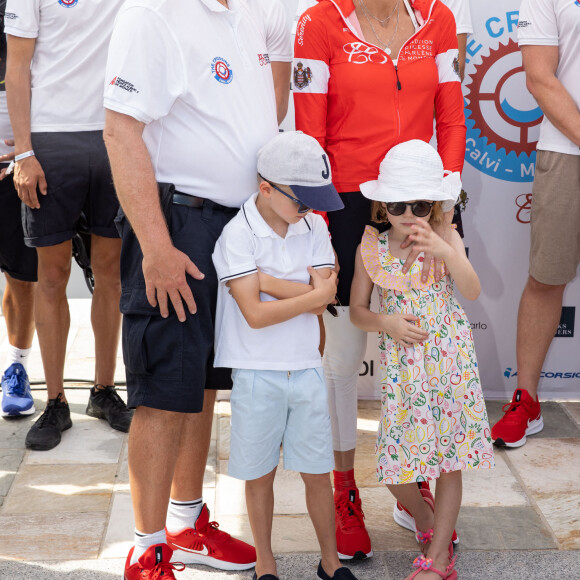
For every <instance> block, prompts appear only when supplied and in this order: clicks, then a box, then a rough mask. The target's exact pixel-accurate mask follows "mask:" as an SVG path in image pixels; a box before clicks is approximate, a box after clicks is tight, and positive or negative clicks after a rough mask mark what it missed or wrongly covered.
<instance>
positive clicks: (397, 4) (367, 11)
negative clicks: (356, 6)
mask: <svg viewBox="0 0 580 580" xmlns="http://www.w3.org/2000/svg"><path fill="white" fill-rule="evenodd" d="M360 5H361V7H362V9H363V10H364V12H365V16H367V15H368V16H370V17H371V18H373V19H374V20H376V21H377V22H380V24H381V26H382V25H383V24H384V23H385V22H388V21H389V20H390V19H391V17H392V16H393V14H394V13H395V11H396V10H397V7H398V6H399V2H397V3H396V4H395V7H394V8H393V11H392V12H391V13H390V14H389V15H388V16H387V17H386V18H383V19H382V20H381V19H380V18H378V17H377V16H375V15H374V14H373V13H372V12H371V11H370V10H369V9H368V8H367V5H366V4H365V2H364V0H360ZM368 16H367V18H368Z"/></svg>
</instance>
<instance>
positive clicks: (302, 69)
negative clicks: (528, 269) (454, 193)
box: [293, 0, 466, 192]
mask: <svg viewBox="0 0 580 580" xmlns="http://www.w3.org/2000/svg"><path fill="white" fill-rule="evenodd" d="M411 3H412V4H413V8H414V9H415V14H416V15H417V18H418V22H419V23H421V26H420V27H419V28H418V29H417V30H416V32H415V34H414V35H413V36H412V37H411V38H410V39H409V40H408V41H407V42H406V43H405V44H404V45H403V47H402V48H401V51H400V52H399V55H398V58H397V64H396V65H395V64H394V63H393V60H392V59H391V58H390V57H389V56H388V55H387V54H386V53H385V52H384V51H383V50H382V49H380V48H379V47H377V46H375V45H374V44H371V43H370V42H366V41H364V40H362V39H361V38H360V37H359V36H358V35H357V33H356V31H355V29H354V28H353V27H352V26H351V24H350V23H349V22H348V20H347V18H348V16H349V15H350V14H351V13H352V12H353V10H354V4H353V2H352V0H321V1H320V2H319V3H318V4H317V5H316V6H313V7H312V8H310V9H309V10H307V11H306V12H305V13H304V14H303V15H302V17H301V18H300V20H299V22H298V25H297V28H296V40H295V44H294V73H293V93H294V106H295V110H296V129H297V130H300V131H304V133H307V134H308V135H312V136H313V137H315V138H316V139H317V140H318V141H319V143H320V145H321V146H322V147H323V148H324V149H325V150H326V151H327V153H328V155H329V158H330V163H331V168H332V177H333V182H334V185H335V187H336V189H337V190H338V191H339V192H346V191H358V190H359V189H360V184H361V183H363V182H365V181H369V180H371V179H376V178H377V176H378V173H379V164H380V162H381V161H382V159H383V158H384V156H385V155H386V153H387V152H388V151H389V149H391V147H393V146H394V145H396V144H398V143H401V142H403V141H408V140H409V139H422V140H423V141H426V142H429V141H430V140H431V137H432V136H433V108H435V113H436V119H437V124H436V127H437V148H438V151H439V154H440V155H441V158H442V160H443V166H444V168H445V169H448V170H450V171H461V170H462V168H463V159H464V156H465V131H466V130H465V117H464V115H463V95H462V92H461V80H460V78H459V63H458V60H457V57H458V50H457V36H456V29H455V20H454V18H453V14H452V13H451V11H450V10H449V8H447V6H445V5H444V4H443V3H441V2H439V0H415V1H414V2H411ZM401 9H402V10H405V6H404V5H403V6H401ZM393 57H397V55H393Z"/></svg>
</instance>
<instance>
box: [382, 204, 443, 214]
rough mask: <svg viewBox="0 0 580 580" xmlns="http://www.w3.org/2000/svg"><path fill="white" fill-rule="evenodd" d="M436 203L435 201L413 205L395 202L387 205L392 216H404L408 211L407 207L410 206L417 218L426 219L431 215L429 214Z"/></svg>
mask: <svg viewBox="0 0 580 580" xmlns="http://www.w3.org/2000/svg"><path fill="white" fill-rule="evenodd" d="M434 203H435V202H433V201H414V202H413V203H407V202H404V201H395V202H392V203H387V211H388V212H389V213H390V214H391V215H403V214H404V213H405V211H406V210H407V206H408V205H410V206H411V211H412V212H413V215H415V216H417V217H425V216H428V215H429V212H430V211H431V209H432V208H433V205H434Z"/></svg>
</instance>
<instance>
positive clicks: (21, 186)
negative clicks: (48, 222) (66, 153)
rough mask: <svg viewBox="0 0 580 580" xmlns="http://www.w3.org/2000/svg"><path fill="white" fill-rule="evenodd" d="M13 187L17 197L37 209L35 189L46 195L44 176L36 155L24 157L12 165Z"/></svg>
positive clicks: (38, 204) (37, 202) (38, 205)
mask: <svg viewBox="0 0 580 580" xmlns="http://www.w3.org/2000/svg"><path fill="white" fill-rule="evenodd" d="M14 187H16V191H17V192H18V197H19V198H20V199H21V200H22V202H23V203H24V204H26V205H27V206H28V207H30V208H32V209H38V208H39V207H40V203H39V201H38V195H37V189H38V190H39V191H40V193H41V194H42V195H46V193H47V186H46V177H45V176H44V171H43V170H42V167H41V166H40V163H39V162H38V160H37V159H36V157H34V156H32V157H26V159H22V161H18V163H16V165H15V166H14Z"/></svg>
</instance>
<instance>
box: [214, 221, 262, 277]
mask: <svg viewBox="0 0 580 580" xmlns="http://www.w3.org/2000/svg"><path fill="white" fill-rule="evenodd" d="M234 219H235V218H234ZM252 237H253V234H252V232H251V231H250V230H248V228H246V227H243V224H240V223H239V222H238V221H237V220H236V221H231V222H230V223H229V224H228V225H227V226H226V227H225V228H224V230H223V232H222V234H221V236H220V237H219V239H218V241H217V243H216V245H215V249H214V252H213V255H212V260H213V264H214V266H215V269H216V272H217V275H218V279H219V281H220V283H222V284H225V283H226V282H228V281H229V280H233V279H234V278H241V277H243V276H249V275H250V274H255V273H256V272H257V271H258V268H257V267H256V256H255V250H254V243H253V239H252Z"/></svg>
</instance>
